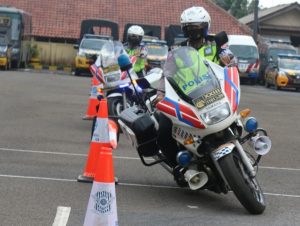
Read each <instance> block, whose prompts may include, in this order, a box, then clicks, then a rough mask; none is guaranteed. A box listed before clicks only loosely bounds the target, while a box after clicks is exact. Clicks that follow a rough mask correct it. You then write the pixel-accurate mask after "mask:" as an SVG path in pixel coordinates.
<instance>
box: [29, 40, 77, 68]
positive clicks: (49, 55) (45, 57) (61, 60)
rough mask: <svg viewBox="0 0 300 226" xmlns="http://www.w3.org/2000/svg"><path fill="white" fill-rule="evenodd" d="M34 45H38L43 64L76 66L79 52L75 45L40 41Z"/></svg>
mask: <svg viewBox="0 0 300 226" xmlns="http://www.w3.org/2000/svg"><path fill="white" fill-rule="evenodd" d="M34 44H36V45H37V49H38V52H39V58H40V60H41V63H42V64H46V65H47V64H48V65H65V66H74V60H75V56H76V52H77V50H76V49H74V47H73V44H68V43H51V42H38V41H34V42H32V45H34Z"/></svg>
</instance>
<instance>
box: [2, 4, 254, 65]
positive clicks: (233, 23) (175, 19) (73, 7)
mask: <svg viewBox="0 0 300 226" xmlns="http://www.w3.org/2000/svg"><path fill="white" fill-rule="evenodd" d="M0 5H11V6H13V7H16V8H19V9H23V10H25V11H27V12H29V13H31V14H32V21H33V22H32V23H33V36H34V38H35V40H36V41H39V42H44V43H47V45H48V47H46V46H47V45H44V47H43V48H42V50H41V52H43V53H41V55H43V56H44V55H47V56H48V58H47V57H45V59H44V60H47V61H49V60H50V63H51V64H52V63H53V61H58V59H57V58H59V57H58V56H60V54H66V52H69V53H68V54H69V55H70V54H74V51H73V52H72V51H71V49H70V48H71V47H70V46H72V45H71V44H69V50H68V51H66V50H64V51H62V52H61V53H57V51H59V50H62V47H59V48H54V46H53V45H52V44H53V43H60V44H61V43H65V45H67V44H68V43H75V42H76V40H77V39H78V38H79V36H80V24H81V21H82V20H83V19H90V18H91V19H100V18H101V19H106V20H111V21H114V22H116V23H118V24H119V37H120V39H121V40H122V37H123V32H124V27H125V25H126V24H127V23H137V24H145V25H158V26H161V28H162V29H161V34H162V37H161V38H164V28H165V27H166V26H168V25H170V24H175V25H176V24H177V25H178V24H179V18H180V14H181V12H182V11H183V10H184V9H185V8H188V7H191V6H203V7H204V8H206V9H207V11H208V12H209V13H210V15H211V19H212V24H211V31H210V32H211V33H217V32H219V31H223V30H225V31H227V33H229V34H248V35H249V34H252V32H251V30H250V29H249V28H248V27H247V26H245V25H243V24H241V23H240V22H239V21H238V20H237V19H235V18H234V17H232V16H231V15H229V14H228V13H227V12H226V11H225V10H223V9H222V8H220V7H219V6H217V5H216V4H215V3H213V2H212V1H210V0H185V1H182V0H152V1H148V0H147V1H146V0H141V1H135V0H89V1H79V0H63V1H62V0H48V1H40V0H0ZM51 45H52V47H50V46H51ZM50 51H51V56H50V58H49V54H50V53H49V52H50ZM44 52H46V53H47V54H44ZM71 52H72V53H71ZM53 56H55V57H53ZM46 58H47V59H46ZM54 63H56V62H54Z"/></svg>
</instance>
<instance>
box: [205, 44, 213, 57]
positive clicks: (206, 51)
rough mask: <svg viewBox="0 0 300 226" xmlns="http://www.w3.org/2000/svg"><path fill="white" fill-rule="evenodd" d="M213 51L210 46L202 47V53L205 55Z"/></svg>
mask: <svg viewBox="0 0 300 226" xmlns="http://www.w3.org/2000/svg"><path fill="white" fill-rule="evenodd" d="M212 53H213V51H212V48H211V47H210V46H209V47H206V48H205V49H204V55H205V56H208V55H211V54H212Z"/></svg>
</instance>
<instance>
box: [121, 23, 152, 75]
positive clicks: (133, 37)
mask: <svg viewBox="0 0 300 226" xmlns="http://www.w3.org/2000/svg"><path fill="white" fill-rule="evenodd" d="M144 33H145V32H144V30H143V28H142V27H141V26H138V25H132V26H130V27H129V28H128V31H127V43H125V44H124V47H125V50H126V52H127V53H128V55H129V56H136V57H137V60H136V62H135V63H134V66H133V70H134V71H135V73H136V74H137V75H138V77H143V76H144V74H145V65H146V64H147V54H148V51H147V49H146V47H145V46H143V45H142V44H141V42H142V39H143V36H144Z"/></svg>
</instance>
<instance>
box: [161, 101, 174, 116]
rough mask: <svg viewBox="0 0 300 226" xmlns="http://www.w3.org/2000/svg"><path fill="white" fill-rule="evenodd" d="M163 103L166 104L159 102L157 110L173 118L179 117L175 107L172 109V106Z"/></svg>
mask: <svg viewBox="0 0 300 226" xmlns="http://www.w3.org/2000/svg"><path fill="white" fill-rule="evenodd" d="M162 102H164V101H161V102H159V103H158V104H157V105H156V108H157V109H158V110H160V111H162V112H164V113H166V114H168V115H172V116H174V117H177V116H176V111H175V109H174V108H173V107H171V106H167V105H165V103H162Z"/></svg>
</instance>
